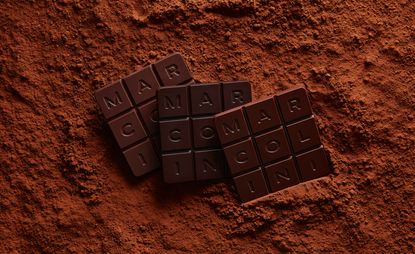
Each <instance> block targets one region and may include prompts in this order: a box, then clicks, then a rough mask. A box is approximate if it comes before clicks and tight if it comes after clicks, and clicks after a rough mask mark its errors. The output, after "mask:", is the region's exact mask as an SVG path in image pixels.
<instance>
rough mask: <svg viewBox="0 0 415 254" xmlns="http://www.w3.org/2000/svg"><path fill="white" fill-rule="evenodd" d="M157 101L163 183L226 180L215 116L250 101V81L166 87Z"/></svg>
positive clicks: (162, 89)
mask: <svg viewBox="0 0 415 254" xmlns="http://www.w3.org/2000/svg"><path fill="white" fill-rule="evenodd" d="M157 98H158V108H159V119H160V137H161V150H162V163H163V176H164V181H165V182H167V183H179V182H187V181H194V180H207V179H218V178H223V177H225V176H226V175H227V169H226V163H225V159H224V155H223V151H222V150H221V149H220V144H219V140H218V138H217V135H216V130H215V127H214V120H213V118H214V117H213V116H214V114H216V113H219V112H222V111H224V110H228V109H231V108H233V107H237V106H240V105H243V104H245V103H248V102H250V101H251V99H252V98H251V86H250V84H249V82H247V81H232V82H223V83H208V84H191V85H188V86H180V87H163V88H160V90H159V92H158V95H157Z"/></svg>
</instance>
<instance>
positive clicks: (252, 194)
mask: <svg viewBox="0 0 415 254" xmlns="http://www.w3.org/2000/svg"><path fill="white" fill-rule="evenodd" d="M233 181H234V183H235V186H236V190H237V191H238V193H239V197H240V198H241V200H242V202H248V201H250V200H253V199H256V198H260V197H263V196H265V195H267V194H268V188H267V184H266V182H265V177H264V174H263V172H262V170H261V169H257V170H255V171H251V172H249V173H246V174H243V175H239V176H237V177H234V178H233Z"/></svg>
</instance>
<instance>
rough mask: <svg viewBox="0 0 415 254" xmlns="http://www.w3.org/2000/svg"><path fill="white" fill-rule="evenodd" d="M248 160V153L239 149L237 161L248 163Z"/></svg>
mask: <svg viewBox="0 0 415 254" xmlns="http://www.w3.org/2000/svg"><path fill="white" fill-rule="evenodd" d="M247 161H248V154H247V153H246V152H245V151H239V152H238V153H237V154H236V162H238V163H239V164H242V163H246V162H247Z"/></svg>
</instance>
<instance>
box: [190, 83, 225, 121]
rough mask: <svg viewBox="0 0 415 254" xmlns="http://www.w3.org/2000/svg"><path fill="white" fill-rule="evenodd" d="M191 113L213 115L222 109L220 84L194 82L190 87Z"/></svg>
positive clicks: (194, 114)
mask: <svg viewBox="0 0 415 254" xmlns="http://www.w3.org/2000/svg"><path fill="white" fill-rule="evenodd" d="M190 96H191V98H192V99H191V101H192V115H193V116H196V115H207V114H208V115H213V114H216V113H219V112H220V111H221V110H222V96H221V84H220V83H211V84H195V85H192V86H191V87H190Z"/></svg>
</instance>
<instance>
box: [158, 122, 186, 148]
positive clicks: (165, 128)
mask: <svg viewBox="0 0 415 254" xmlns="http://www.w3.org/2000/svg"><path fill="white" fill-rule="evenodd" d="M160 138H161V150H162V151H163V152H165V151H175V150H184V149H190V148H191V147H192V138H191V133H190V118H184V119H180V120H167V121H160Z"/></svg>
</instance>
